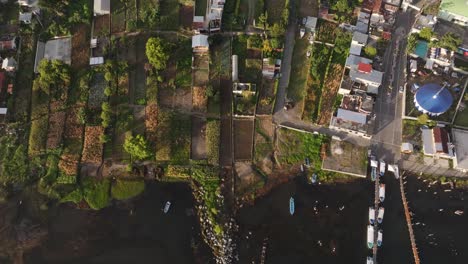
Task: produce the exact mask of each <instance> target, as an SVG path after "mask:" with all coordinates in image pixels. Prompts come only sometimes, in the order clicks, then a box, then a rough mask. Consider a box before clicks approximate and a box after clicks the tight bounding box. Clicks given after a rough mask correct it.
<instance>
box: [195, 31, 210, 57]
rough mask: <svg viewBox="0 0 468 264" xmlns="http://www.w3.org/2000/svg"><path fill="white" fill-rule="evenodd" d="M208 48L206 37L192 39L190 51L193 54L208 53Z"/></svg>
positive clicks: (200, 36)
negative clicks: (191, 50)
mask: <svg viewBox="0 0 468 264" xmlns="http://www.w3.org/2000/svg"><path fill="white" fill-rule="evenodd" d="M209 48H210V44H209V43H208V36H207V35H201V34H199V35H195V36H193V37H192V49H193V52H196V53H203V52H208V49H209Z"/></svg>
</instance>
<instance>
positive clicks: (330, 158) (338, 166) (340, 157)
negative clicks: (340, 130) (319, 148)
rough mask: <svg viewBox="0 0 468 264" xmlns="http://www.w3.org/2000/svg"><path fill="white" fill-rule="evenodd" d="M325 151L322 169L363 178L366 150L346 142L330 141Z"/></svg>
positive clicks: (365, 166)
mask: <svg viewBox="0 0 468 264" xmlns="http://www.w3.org/2000/svg"><path fill="white" fill-rule="evenodd" d="M327 145H328V146H327V147H326V148H328V149H326V150H325V151H323V152H322V154H323V155H324V158H323V163H322V168H323V169H325V170H333V171H339V172H342V173H351V174H356V175H360V176H362V177H365V176H366V174H367V148H364V147H360V146H356V145H353V144H351V143H348V142H346V141H338V140H333V139H332V140H331V142H330V143H329V144H327Z"/></svg>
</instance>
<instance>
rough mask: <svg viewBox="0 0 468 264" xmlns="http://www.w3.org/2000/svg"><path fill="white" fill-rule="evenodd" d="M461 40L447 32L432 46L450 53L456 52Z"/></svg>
mask: <svg viewBox="0 0 468 264" xmlns="http://www.w3.org/2000/svg"><path fill="white" fill-rule="evenodd" d="M461 42H462V40H461V38H460V37H458V36H456V35H455V34H453V33H452V32H448V33H446V34H445V35H443V36H442V37H441V38H440V40H439V41H437V42H435V43H433V45H434V46H436V47H440V48H445V49H448V50H452V51H457V50H458V47H459V46H460V44H461Z"/></svg>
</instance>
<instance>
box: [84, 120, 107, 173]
mask: <svg viewBox="0 0 468 264" xmlns="http://www.w3.org/2000/svg"><path fill="white" fill-rule="evenodd" d="M101 135H104V128H103V127H102V126H86V127H85V140H84V147H83V155H82V157H81V160H82V162H83V163H91V164H101V162H102V152H103V149H102V143H101V139H100V137H101Z"/></svg>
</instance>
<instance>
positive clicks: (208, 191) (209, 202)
mask: <svg viewBox="0 0 468 264" xmlns="http://www.w3.org/2000/svg"><path fill="white" fill-rule="evenodd" d="M191 174H192V179H193V180H194V181H195V182H196V183H197V184H196V185H194V187H195V189H196V190H198V192H197V193H196V195H195V197H196V198H197V200H199V201H203V203H204V204H205V206H206V207H207V210H206V211H207V212H206V213H207V216H208V218H209V220H210V221H211V222H212V223H216V222H217V221H216V218H217V216H218V212H219V210H220V209H221V201H220V199H218V196H219V195H220V194H221V190H220V187H219V185H220V180H219V176H218V175H219V169H218V168H217V167H210V166H193V167H192V169H191Z"/></svg>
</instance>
